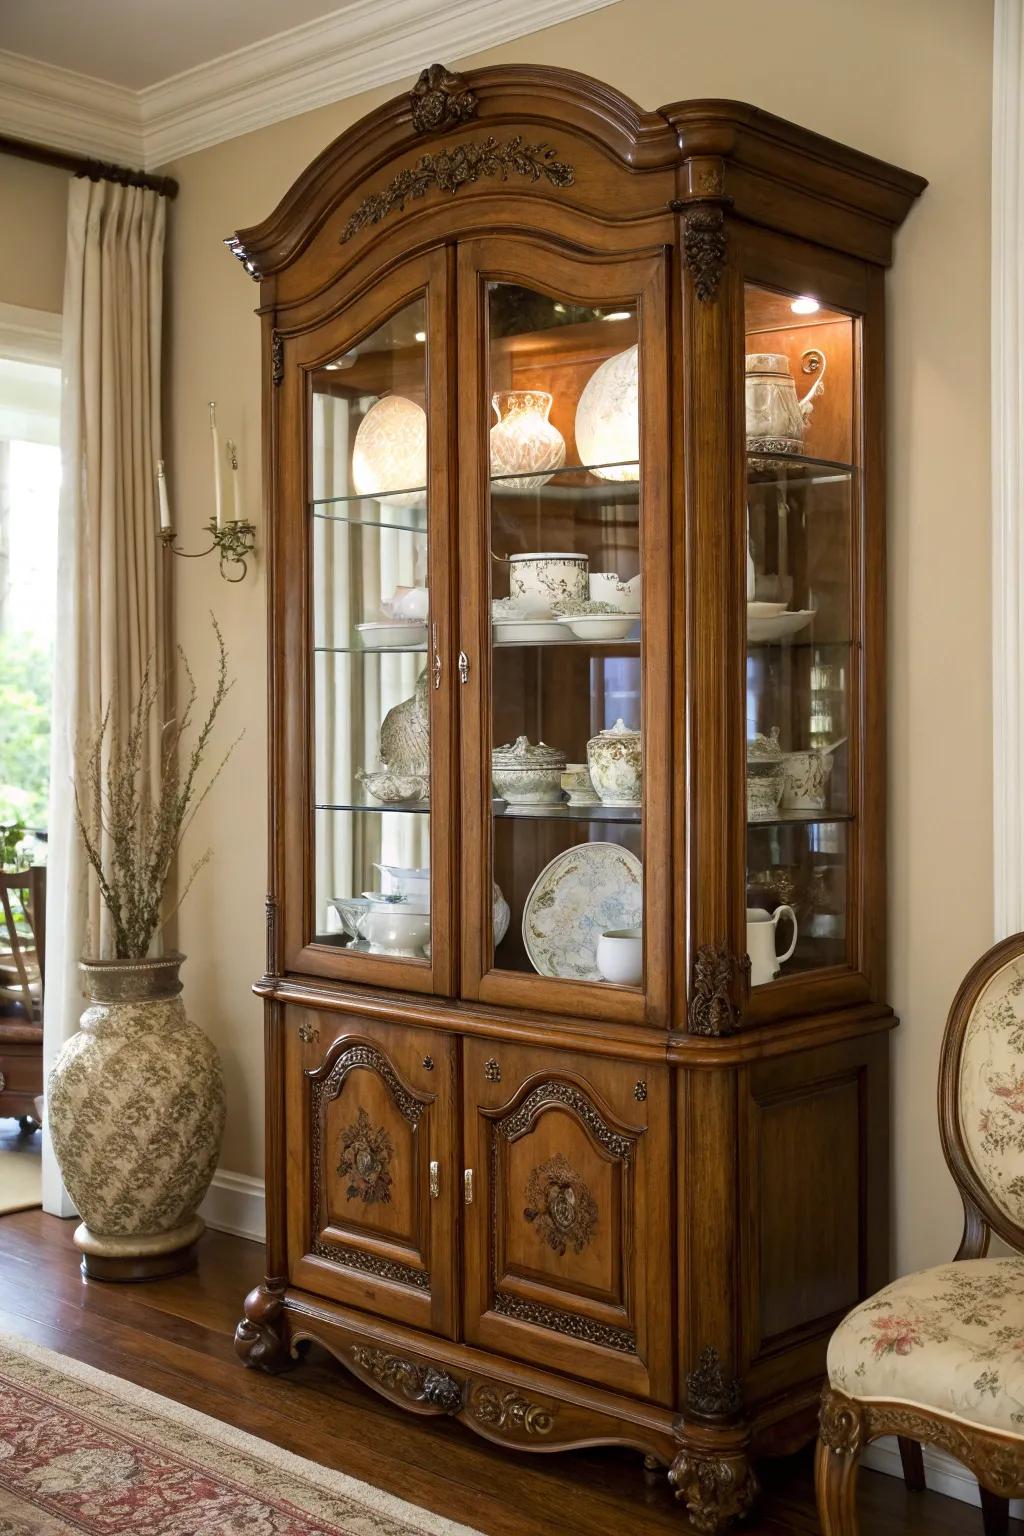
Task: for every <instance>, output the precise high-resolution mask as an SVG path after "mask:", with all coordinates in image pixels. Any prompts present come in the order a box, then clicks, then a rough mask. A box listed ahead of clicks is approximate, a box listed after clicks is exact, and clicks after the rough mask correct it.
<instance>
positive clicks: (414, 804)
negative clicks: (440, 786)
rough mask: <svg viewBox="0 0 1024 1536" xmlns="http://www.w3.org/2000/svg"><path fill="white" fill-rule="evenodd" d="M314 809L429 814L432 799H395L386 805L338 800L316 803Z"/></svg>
mask: <svg viewBox="0 0 1024 1536" xmlns="http://www.w3.org/2000/svg"><path fill="white" fill-rule="evenodd" d="M313 809H314V811H339V812H347V811H370V812H372V813H374V814H381V815H389V814H390V815H396V814H397V815H400V816H429V815H430V801H429V800H395V801H393V802H391V803H390V804H388V805H384V804H382V803H381V802H380V801H370V800H361V801H347V802H344V803H342V802H338V803H333V804H332V803H323V804H321V803H319V802H317V803H316V804H314V806H313Z"/></svg>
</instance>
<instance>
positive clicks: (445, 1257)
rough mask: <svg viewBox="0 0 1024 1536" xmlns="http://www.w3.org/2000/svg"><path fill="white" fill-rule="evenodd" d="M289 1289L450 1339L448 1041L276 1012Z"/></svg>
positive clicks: (452, 1141) (367, 1023)
mask: <svg viewBox="0 0 1024 1536" xmlns="http://www.w3.org/2000/svg"><path fill="white" fill-rule="evenodd" d="M286 1073H287V1083H288V1092H287V1099H286V1118H287V1143H288V1185H289V1198H288V1258H289V1275H290V1279H291V1282H292V1284H293V1285H296V1286H299V1287H300V1288H302V1289H304V1290H309V1291H313V1292H315V1293H316V1294H318V1295H321V1296H325V1297H329V1298H330V1299H332V1300H336V1301H340V1302H344V1303H347V1304H348V1305H350V1306H355V1307H363V1308H365V1309H366V1310H367V1311H369V1312H373V1313H376V1314H378V1315H379V1316H381V1317H390V1318H394V1319H395V1320H396V1321H398V1322H404V1323H409V1324H412V1325H413V1326H415V1327H419V1328H427V1329H430V1330H432V1331H433V1332H435V1333H440V1334H444V1335H446V1336H447V1337H449V1338H454V1337H455V1327H456V1307H455V1285H454V1267H455V1211H456V1192H457V1188H458V1184H457V1180H458V1174H459V1171H460V1170H459V1169H458V1168H457V1166H456V1150H455V1149H456V1147H457V1145H458V1138H457V1136H456V1134H455V1121H454V1114H453V1110H454V1085H455V1042H454V1041H453V1040H452V1039H451V1038H450V1037H448V1036H445V1035H443V1034H434V1033H433V1032H432V1031H425V1030H422V1029H414V1028H403V1027H402V1026H401V1025H393V1024H383V1023H380V1022H377V1021H375V1020H368V1019H359V1018H339V1017H338V1016H337V1015H331V1014H318V1013H312V1012H306V1011H304V1010H299V1009H295V1010H289V1014H288V1019H287V1026H286Z"/></svg>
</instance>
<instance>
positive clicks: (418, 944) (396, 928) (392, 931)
mask: <svg viewBox="0 0 1024 1536" xmlns="http://www.w3.org/2000/svg"><path fill="white" fill-rule="evenodd" d="M363 928H364V931H365V933H366V937H367V938H368V939H369V941H370V944H371V946H372V947H373V948H374V949H377V950H385V951H387V952H388V953H390V954H399V955H416V956H417V957H418V956H419V955H420V954H422V951H423V946H424V944H429V943H430V913H429V912H411V911H409V910H408V908H407V907H406V905H405V903H404V902H385V903H383V904H382V905H379V906H378V905H377V904H376V903H372V904H371V906H370V910H369V911H368V912H367V914H366V917H365V918H364V920H363Z"/></svg>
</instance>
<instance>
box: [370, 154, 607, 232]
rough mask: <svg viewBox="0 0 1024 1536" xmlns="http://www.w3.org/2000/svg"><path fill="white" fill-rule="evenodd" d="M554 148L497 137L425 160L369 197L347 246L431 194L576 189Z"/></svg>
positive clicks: (568, 167)
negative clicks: (516, 183) (529, 185)
mask: <svg viewBox="0 0 1024 1536" xmlns="http://www.w3.org/2000/svg"><path fill="white" fill-rule="evenodd" d="M557 156H558V151H557V150H555V149H553V148H552V147H551V145H550V144H526V143H524V141H523V136H522V134H521V133H517V134H516V135H515V136H514V137H513V138H511V139H506V140H505V141H504V142H503V143H499V142H498V140H497V139H496V138H494V136H493V135H491V136H489V137H488V138H486V139H480V140H478V141H476V142H475V143H471V144H456V145H455V146H454V147H452V148H451V149H439V150H438V151H437V152H436V153H435V154H427V155H421V156H420V158H419V159H418V160H417V162H416V164H415V165H412V166H407V167H406V168H405V169H404V170H401V171H399V172H398V173H397V175H395V176H393V177H392V179H391V181H389V182H388V184H387V186H386V187H383V188H382V189H381V191H379V192H372V193H370V195H369V196H368V197H364V198H363V201H362V202H361V203H360V204H359V206H358V208H357V209H356V210H355V212H354V213H353V214H352V215H351V216H350V218H349V219H348V221H347V223H346V224H345V227H344V229H343V230H342V232H341V240H340V243H341V244H342V245H344V244H345V243H346V242H347V241H349V240H351V239H352V237H353V235H357V234H358V233H359V231H360V230H361V229H365V228H366V227H367V226H368V225H371V224H379V223H380V222H381V220H382V219H385V218H387V216H388V214H389V213H394V212H395V211H396V210H397V211H398V212H399V213H401V212H403V211H404V209H405V205H406V203H407V202H415V201H417V200H418V199H419V198H422V197H424V196H425V195H426V194H427V192H429V191H430V190H431V188H436V190H437V191H439V192H451V193H452V194H453V195H454V194H455V193H456V192H457V191H458V190H459V188H460V187H463V186H465V185H466V184H467V183H469V182H473V181H484V180H491V179H495V180H498V181H508V180H509V179H510V177H513V176H521V177H523V178H524V180H526V181H533V182H536V181H541V180H542V179H543V180H544V181H547V182H548V183H549V184H550V185H551V186H552V187H559V188H561V187H571V186H572V184H573V182H574V181H575V180H576V172H575V171H574V170H573V168H572V166H571V165H567V164H566V162H565V161H564V160H559V159H558V158H557Z"/></svg>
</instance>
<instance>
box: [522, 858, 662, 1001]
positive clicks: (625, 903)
mask: <svg viewBox="0 0 1024 1536" xmlns="http://www.w3.org/2000/svg"><path fill="white" fill-rule="evenodd" d="M642 922H643V867H642V865H641V863H640V860H639V859H638V858H637V857H636V855H635V854H633V853H630V852H629V849H628V848H620V846H619V845H618V843H581V844H580V845H579V846H578V847H576V848H567V849H566V851H565V852H564V853H560V854H559V855H558V856H557V858H554V859H552V860H551V863H550V864H548V865H547V867H546V868H545V869H542V870H541V872H540V874H539V875H538V876H537V879H536V880H535V881H534V883H533V889H532V890H531V891H530V894H529V896H527V898H526V904H525V906H524V907H523V943H524V944H525V945H526V953H527V954H528V955H529V957H530V962H531V964H532V965H533V967H534V969H535V970H537V971H539V972H540V974H541V975H542V976H566V977H570V978H571V979H572V980H573V981H600V980H601V973H600V971H599V970H598V968H597V941H598V939H599V938H600V937H601V935H602V933H605V932H607V930H608V929H610V928H639V927H640V924H641V923H642Z"/></svg>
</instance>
